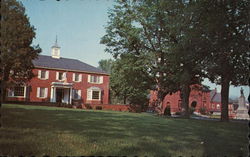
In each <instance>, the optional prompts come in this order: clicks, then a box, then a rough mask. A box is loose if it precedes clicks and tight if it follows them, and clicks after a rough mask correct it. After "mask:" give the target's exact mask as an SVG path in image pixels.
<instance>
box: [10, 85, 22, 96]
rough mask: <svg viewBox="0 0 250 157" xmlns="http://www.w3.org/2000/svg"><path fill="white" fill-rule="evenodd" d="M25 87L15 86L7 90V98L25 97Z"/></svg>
mask: <svg viewBox="0 0 250 157" xmlns="http://www.w3.org/2000/svg"><path fill="white" fill-rule="evenodd" d="M25 94H26V87H24V86H16V87H13V88H10V89H9V92H8V96H9V97H25Z"/></svg>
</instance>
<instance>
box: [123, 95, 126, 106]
mask: <svg viewBox="0 0 250 157" xmlns="http://www.w3.org/2000/svg"><path fill="white" fill-rule="evenodd" d="M126 103H127V96H124V97H123V104H124V105H126Z"/></svg>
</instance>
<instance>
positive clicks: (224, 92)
mask: <svg viewBox="0 0 250 157" xmlns="http://www.w3.org/2000/svg"><path fill="white" fill-rule="evenodd" d="M229 82H230V81H229V79H228V78H225V77H221V121H224V122H227V121H228V120H229V118H228V95H229Z"/></svg>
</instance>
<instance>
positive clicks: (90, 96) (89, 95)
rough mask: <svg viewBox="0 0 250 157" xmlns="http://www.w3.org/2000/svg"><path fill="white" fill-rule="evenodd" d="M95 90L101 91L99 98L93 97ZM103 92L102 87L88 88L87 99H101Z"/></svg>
mask: <svg viewBox="0 0 250 157" xmlns="http://www.w3.org/2000/svg"><path fill="white" fill-rule="evenodd" d="M93 91H98V92H99V99H93V97H92V96H93ZM101 94H102V91H101V89H91V87H90V88H88V89H87V100H95V101H100V100H101V96H102V95H101Z"/></svg>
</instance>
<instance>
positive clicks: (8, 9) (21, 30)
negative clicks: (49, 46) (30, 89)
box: [0, 0, 41, 95]
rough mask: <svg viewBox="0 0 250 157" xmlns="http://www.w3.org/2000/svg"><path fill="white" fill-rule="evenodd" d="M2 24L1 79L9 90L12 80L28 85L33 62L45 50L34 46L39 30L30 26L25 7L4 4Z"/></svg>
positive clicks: (8, 0) (8, 1) (11, 1)
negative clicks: (36, 30)
mask: <svg viewBox="0 0 250 157" xmlns="http://www.w3.org/2000/svg"><path fill="white" fill-rule="evenodd" d="M0 22H1V29H0V31H1V38H0V42H1V46H0V69H1V72H0V78H1V81H2V82H3V84H4V85H5V87H3V88H6V85H8V82H9V81H10V80H13V81H16V82H20V81H21V82H25V81H27V80H29V79H30V78H32V77H33V73H32V68H33V63H32V60H33V59H35V58H36V57H37V56H38V54H39V53H40V51H41V49H40V48H39V46H38V45H37V46H31V44H32V40H33V38H35V28H34V27H33V26H31V25H30V23H29V18H28V17H27V15H26V14H25V8H24V7H23V5H22V4H21V3H20V2H17V1H16V0H3V1H1V21H0ZM10 78H11V79H10ZM2 90H3V89H2ZM3 95H4V94H3Z"/></svg>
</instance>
